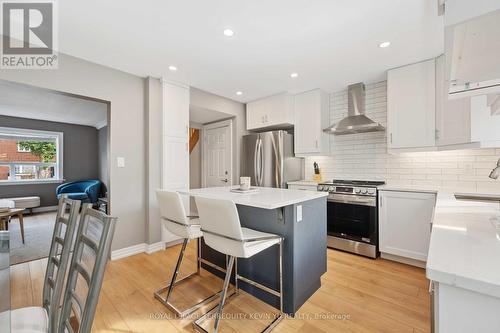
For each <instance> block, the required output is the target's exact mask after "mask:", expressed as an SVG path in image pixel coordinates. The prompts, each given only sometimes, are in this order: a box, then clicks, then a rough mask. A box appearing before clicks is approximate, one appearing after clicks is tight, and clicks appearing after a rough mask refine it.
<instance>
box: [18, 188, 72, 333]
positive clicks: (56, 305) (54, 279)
mask: <svg viewBox="0 0 500 333" xmlns="http://www.w3.org/2000/svg"><path fill="white" fill-rule="evenodd" d="M80 204H81V203H80V201H78V200H71V199H68V198H67V197H66V196H63V197H61V198H60V199H59V205H58V208H57V215H56V221H55V224H54V233H53V235H52V244H51V247H50V250H49V257H48V262H47V269H46V272H45V280H44V284H43V294H42V306H41V307H36V306H31V307H25V308H19V309H15V310H12V311H11V333H17V332H50V333H56V332H58V321H59V314H60V306H61V294H62V290H63V286H64V281H65V275H66V269H67V266H68V263H69V258H70V252H71V245H72V242H73V238H74V235H75V231H76V225H77V221H78V211H79V210H80Z"/></svg>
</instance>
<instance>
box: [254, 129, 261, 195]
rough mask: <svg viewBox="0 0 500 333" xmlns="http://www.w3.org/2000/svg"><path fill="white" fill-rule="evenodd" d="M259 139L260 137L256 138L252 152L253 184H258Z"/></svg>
mask: <svg viewBox="0 0 500 333" xmlns="http://www.w3.org/2000/svg"><path fill="white" fill-rule="evenodd" d="M259 140H260V138H257V141H256V142H255V151H254V152H253V174H254V175H255V185H257V186H260V185H259V161H258V154H259Z"/></svg>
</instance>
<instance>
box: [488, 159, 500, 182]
mask: <svg viewBox="0 0 500 333" xmlns="http://www.w3.org/2000/svg"><path fill="white" fill-rule="evenodd" d="M499 176H500V158H499V159H498V162H497V166H496V168H494V169H493V170H491V173H490V178H491V179H498V177H499Z"/></svg>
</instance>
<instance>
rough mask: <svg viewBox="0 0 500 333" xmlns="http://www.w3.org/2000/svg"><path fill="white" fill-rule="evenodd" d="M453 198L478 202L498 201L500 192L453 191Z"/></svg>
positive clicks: (499, 201) (499, 200)
mask: <svg viewBox="0 0 500 333" xmlns="http://www.w3.org/2000/svg"><path fill="white" fill-rule="evenodd" d="M455 199H457V200H467V201H480V202H498V203H500V194H480V193H455Z"/></svg>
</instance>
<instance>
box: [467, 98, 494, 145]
mask: <svg viewBox="0 0 500 333" xmlns="http://www.w3.org/2000/svg"><path fill="white" fill-rule="evenodd" d="M488 97H491V96H487V95H482V96H474V97H471V98H470V101H471V103H470V104H471V140H472V141H477V142H480V143H481V145H480V146H481V147H500V114H498V113H497V114H495V113H492V110H491V106H489V103H488ZM493 97H494V96H493ZM499 98H500V97H499Z"/></svg>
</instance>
